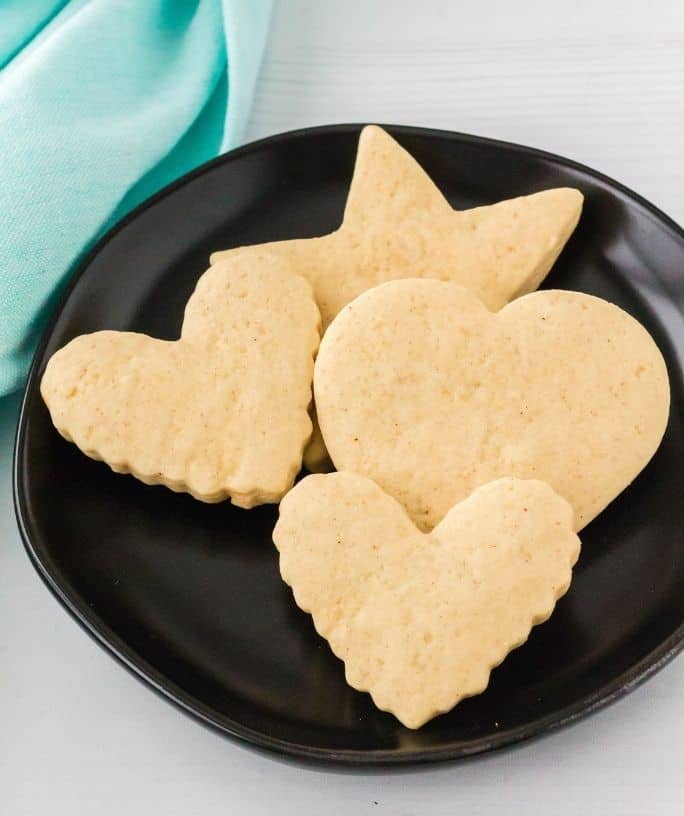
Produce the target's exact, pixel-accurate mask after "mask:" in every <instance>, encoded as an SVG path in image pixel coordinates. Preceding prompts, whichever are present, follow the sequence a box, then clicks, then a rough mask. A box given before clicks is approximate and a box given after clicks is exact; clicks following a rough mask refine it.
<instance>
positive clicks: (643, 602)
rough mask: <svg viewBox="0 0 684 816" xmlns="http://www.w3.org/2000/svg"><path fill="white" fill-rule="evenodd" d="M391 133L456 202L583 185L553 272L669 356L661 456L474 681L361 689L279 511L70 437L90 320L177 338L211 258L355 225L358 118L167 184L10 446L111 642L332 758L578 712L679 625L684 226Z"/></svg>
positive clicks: (42, 536) (46, 542)
mask: <svg viewBox="0 0 684 816" xmlns="http://www.w3.org/2000/svg"><path fill="white" fill-rule="evenodd" d="M389 130H390V131H391V132H392V133H393V134H394V135H395V136H396V137H397V138H398V139H399V141H400V142H401V143H402V144H403V145H405V146H406V147H407V148H408V149H409V150H410V151H411V152H412V153H413V155H414V156H415V157H416V158H417V159H418V160H419V161H420V162H421V163H422V164H423V165H424V167H425V168H426V169H427V170H428V172H429V173H430V174H431V175H432V177H433V178H434V179H435V180H436V182H437V183H438V184H439V186H440V187H441V188H442V190H444V192H445V193H446V195H447V196H448V198H449V199H450V201H451V202H452V203H453V204H454V205H455V206H456V207H459V208H464V207H470V206H473V205H476V204H484V203H490V202H493V201H496V200H498V199H502V198H508V197H511V196H517V195H522V194H525V193H531V192H534V191H537V190H541V189H544V188H546V187H552V186H557V185H572V186H576V187H579V188H580V189H581V190H582V191H583V192H584V194H585V196H586V206H585V209H584V214H583V216H582V220H581V223H580V226H579V228H578V229H577V231H576V233H575V235H574V236H573V237H572V239H571V240H570V242H569V244H568V246H567V247H566V249H565V251H564V252H563V254H562V256H561V258H560V260H559V261H558V263H557V265H556V267H555V269H554V271H553V272H552V274H551V275H550V276H549V278H548V280H547V281H546V284H545V285H546V286H548V287H563V288H568V289H576V290H580V291H584V292H591V293H592V294H596V295H600V296H602V297H604V298H607V299H608V300H611V301H613V302H615V303H618V304H619V305H620V306H622V307H623V308H624V309H626V310H627V311H628V312H630V313H631V314H633V315H635V316H636V317H637V318H638V319H639V320H640V321H641V322H642V323H643V324H644V325H645V326H646V327H647V328H648V329H649V330H650V331H651V333H652V334H653V336H654V337H655V338H656V340H657V342H658V344H659V346H660V348H661V349H662V351H663V353H664V355H665V358H666V360H667V363H668V368H669V373H670V377H671V382H672V411H671V418H670V424H669V427H668V430H667V434H666V436H665V440H664V442H663V444H662V446H661V448H660V450H659V451H658V453H657V454H656V456H655V458H654V459H653V461H652V462H651V464H650V465H649V466H648V467H647V468H646V470H645V471H644V472H643V473H642V474H641V476H640V477H639V478H638V479H637V481H636V482H635V483H634V484H633V485H632V486H631V487H630V488H629V489H628V490H626V491H625V492H624V493H623V494H622V496H620V497H619V498H618V499H617V500H616V501H615V502H614V503H613V504H612V505H611V506H610V507H609V508H608V510H606V511H605V512H604V513H603V514H602V515H601V516H600V517H599V518H598V519H597V520H596V521H595V522H594V523H593V524H592V525H591V526H590V527H588V528H587V529H586V530H585V531H584V533H583V534H582V539H583V543H584V549H583V555H582V558H581V560H580V563H579V565H578V567H577V569H576V574H575V579H574V582H573V585H572V588H571V590H570V592H569V594H568V595H567V596H566V597H565V598H563V599H562V600H561V602H560V603H559V604H558V608H557V611H556V612H555V614H554V616H553V617H552V618H551V620H550V621H549V622H548V623H546V624H544V625H543V626H540V627H538V628H536V629H535V630H534V631H533V632H532V635H531V637H530V639H529V641H528V642H527V643H526V644H525V646H523V647H522V648H520V649H518V650H517V651H515V652H514V653H513V654H512V655H511V656H510V657H509V658H508V659H507V660H506V662H505V663H504V664H503V665H502V666H501V667H500V668H498V669H496V670H495V671H494V673H493V675H492V680H491V684H490V686H489V688H488V690H487V691H486V693H484V694H482V695H481V696H479V697H476V698H473V699H470V700H467V701H465V702H464V703H462V704H461V705H459V706H457V707H456V709H454V711H452V712H451V713H450V714H446V715H444V716H441V717H439V718H437V719H436V720H434V721H432V722H431V723H429V724H428V725H427V726H425V727H424V728H422V729H421V730H420V731H417V732H412V731H409V730H407V729H405V728H403V727H402V726H401V725H400V724H399V723H398V722H397V721H396V720H395V719H394V718H393V717H392V716H390V715H388V714H383V713H381V712H379V711H377V710H376V709H375V708H374V707H373V705H372V704H371V702H370V698H369V697H368V696H367V695H365V694H360V693H358V692H355V691H353V690H352V689H350V688H349V687H348V686H347V685H346V684H345V682H344V674H343V667H342V664H341V663H340V662H339V661H338V660H337V659H336V658H334V657H333V656H332V654H331V653H330V651H329V649H328V647H327V645H326V643H325V642H324V641H322V640H321V639H320V638H319V637H318V636H317V635H316V634H315V632H314V629H313V626H312V624H311V621H310V619H309V617H308V616H307V615H305V614H303V613H302V612H300V611H299V610H298V609H297V608H296V606H295V604H294V602H293V600H292V597H291V593H290V591H289V589H288V588H287V587H286V586H285V585H284V584H283V583H282V582H281V581H280V578H279V575H278V565H277V557H276V552H275V550H274V547H273V545H272V544H271V530H272V527H273V524H274V522H275V519H276V514H277V509H276V508H275V507H262V508H260V509H257V510H250V511H244V510H238V509H236V508H235V507H233V506H231V505H230V504H221V505H213V506H209V505H203V504H201V503H199V502H196V501H194V500H193V499H191V498H189V497H188V496H184V495H176V494H173V493H172V492H170V491H168V490H166V489H164V488H149V487H146V486H144V485H143V484H141V483H139V482H137V481H136V480H135V479H133V478H131V477H128V476H126V477H124V476H119V475H115V474H114V473H112V472H111V471H110V470H109V469H108V468H107V467H106V466H105V465H103V464H100V463H96V462H93V461H90V460H89V459H87V458H86V457H85V456H83V455H81V454H80V453H79V452H78V451H77V450H76V448H75V447H73V446H72V445H69V444H67V443H66V442H65V441H64V440H62V439H61V438H60V437H59V436H58V435H57V433H56V432H55V431H54V430H53V428H52V426H51V424H50V421H49V418H48V413H47V410H46V408H45V406H44V405H43V403H42V401H41V398H40V395H39V391H38V386H39V381H40V377H41V375H42V373H43V369H44V366H45V363H46V361H47V359H48V358H49V356H50V355H51V354H52V353H53V352H54V351H55V350H56V349H58V348H59V347H60V346H62V345H64V343H66V342H67V341H68V340H70V339H71V338H72V337H74V336H75V335H77V334H80V333H82V332H91V331H95V330H98V329H104V328H107V329H129V330H134V331H142V332H148V333H149V334H152V335H155V336H157V337H163V338H175V337H177V336H178V332H179V328H180V324H181V316H182V310H183V306H184V304H185V301H186V299H187V298H188V296H189V295H190V293H191V292H192V289H193V287H194V285H195V281H196V279H197V277H198V276H199V275H200V274H201V273H202V272H203V271H204V269H205V266H206V263H207V257H208V255H209V253H210V252H211V251H212V250H215V249H218V248H224V247H230V246H236V245H239V244H249V243H254V242H261V241H270V240H273V239H280V238H291V237H298V236H313V235H319V234H322V233H325V232H328V231H330V230H332V229H333V228H335V227H336V226H337V225H338V224H339V222H340V219H341V216H342V210H343V206H344V201H345V196H346V193H347V188H348V184H349V181H350V177H351V172H352V166H353V162H354V155H355V150H356V142H357V137H358V133H359V127H358V126H356V125H348V126H335V127H325V128H315V129H312V130H306V131H300V132H297V133H288V134H284V135H281V136H276V137H273V138H270V139H265V140H264V141H261V142H257V143H256V144H253V145H248V146H247V147H244V148H241V149H240V150H236V151H234V152H233V153H230V154H228V155H226V156H223V157H221V158H219V159H217V160H216V161H213V162H211V163H209V164H207V165H205V166H204V167H202V168H200V169H199V170H197V171H196V172H194V173H192V174H191V175H189V176H187V177H185V178H184V179H182V180H181V181H179V182H178V183H176V184H174V185H172V186H171V187H168V188H167V189H166V190H164V191H163V192H162V193H160V194H159V195H157V196H156V197H155V198H153V199H152V200H150V201H149V202H148V203H146V204H144V205H143V206H142V207H140V208H139V209H137V210H136V211H135V212H134V213H133V214H132V215H131V216H129V217H128V218H127V219H126V220H125V221H124V222H123V223H122V224H121V225H120V226H119V227H118V228H116V229H115V230H113V231H112V232H111V233H110V234H109V235H108V236H107V237H106V238H105V239H104V240H103V241H102V242H101V243H100V244H99V246H98V247H97V248H96V249H95V251H94V252H93V253H92V254H91V255H90V257H89V258H88V259H87V260H86V261H85V263H84V264H83V265H82V266H81V268H80V270H79V272H78V273H77V274H76V276H75V277H74V280H73V282H72V284H71V287H70V289H69V291H68V293H67V295H66V296H65V299H64V301H63V302H62V305H61V307H60V308H59V310H58V312H57V315H56V317H55V319H54V321H53V323H52V325H51V326H50V328H49V329H48V331H47V332H46V334H45V337H44V338H43V341H42V343H41V345H40V348H39V350H38V352H37V355H36V358H35V361H34V364H33V368H32V370H31V375H30V377H29V382H28V387H27V390H26V395H25V399H24V404H23V409H22V413H21V419H20V425H19V431H18V437H17V448H16V460H15V498H16V507H17V514H18V518H19V524H20V527H21V531H22V534H23V537H24V540H25V543H26V547H27V550H28V552H29V555H30V556H31V558H32V560H33V563H34V564H35V566H36V568H37V569H38V571H39V573H40V574H41V576H42V577H43V578H44V579H45V581H46V583H47V584H48V586H49V587H50V589H51V590H52V591H53V592H54V593H55V594H56V595H57V597H58V598H59V599H60V600H61V601H62V603H63V604H64V605H65V606H66V607H67V609H68V610H69V611H71V612H72V613H73V614H74V615H75V617H76V618H77V619H78V620H79V621H80V622H81V623H82V624H83V625H84V626H85V628H86V629H87V630H88V631H89V632H90V633H91V634H92V635H94V636H95V638H96V639H97V640H98V641H99V642H100V643H101V644H103V645H104V646H106V647H107V648H108V649H109V650H110V651H111V652H112V653H113V654H114V655H116V656H117V657H118V658H120V659H121V660H122V661H123V662H124V663H125V664H126V665H127V666H128V667H129V668H131V669H132V670H133V671H134V672H136V673H137V674H138V676H139V677H141V678H143V679H145V680H147V682H148V683H150V684H151V685H152V686H154V687H155V688H156V689H158V690H159V691H161V692H163V693H164V694H166V695H167V696H168V697H169V698H171V699H172V700H174V701H175V702H176V703H178V704H179V705H180V706H182V707H183V708H184V709H186V710H187V711H189V712H192V713H193V714H195V715H196V716H198V717H199V718H201V719H202V720H204V721H205V722H207V723H209V724H211V725H214V726H216V727H218V728H219V729H222V730H223V731H225V732H227V733H229V734H232V735H235V736H237V737H241V738H242V739H244V740H247V741H249V742H251V743H254V744H256V745H259V746H264V747H267V748H272V749H276V750H278V751H282V752H286V753H289V754H295V755H299V756H305V757H312V758H316V759H328V760H338V761H342V762H347V763H356V764H364V763H386V762H392V763H399V762H408V761H426V760H434V759H447V758H454V757H462V756H465V755H468V754H474V753H478V752H481V751H487V750H490V749H493V748H497V747H500V746H502V745H506V744H509V743H513V742H516V741H519V740H522V739H525V738H528V737H531V736H533V735H535V734H539V733H541V732H543V731H546V730H548V729H550V728H554V727H556V726H559V725H562V724H564V723H568V722H571V721H572V720H574V719H576V718H577V717H579V716H581V715H583V714H586V713H588V712H589V711H592V710H594V709H595V708H597V707H598V706H601V705H603V704H605V703H607V702H609V701H610V700H613V699H615V698H616V697H619V696H620V695H622V694H624V693H625V692H627V691H629V690H630V689H631V688H633V687H634V685H635V684H636V683H637V682H639V681H641V680H643V679H645V678H646V677H648V676H650V675H651V674H652V673H653V672H654V671H656V670H657V669H658V668H659V667H660V666H662V665H663V664H664V663H665V662H667V661H668V660H669V659H671V658H672V657H673V656H674V655H675V654H676V653H677V652H678V651H679V649H681V647H682V641H683V637H684V546H683V545H684V533H683V531H684V479H682V452H683V451H684V446H683V444H682V443H683V434H684V425H683V422H682V419H683V413H682V407H683V399H684V394H683V386H684V378H683V376H682V375H683V371H682V368H683V363H682V357H681V354H682V349H683V344H682V341H683V339H684V318H683V316H682V315H683V312H684V275H683V274H682V273H683V272H684V233H682V231H681V230H680V229H679V228H678V227H677V226H676V225H675V224H674V223H673V222H672V221H670V220H669V219H668V218H667V217H666V216H664V215H663V214H662V213H660V212H659V211H658V210H656V209H655V208H654V207H652V206H651V205H650V204H648V203H647V202H646V201H644V200H642V199H641V198H639V197H638V196H636V195H634V194H633V193H631V192H630V191H629V190H626V189H625V188H624V187H621V186H620V185H618V184H616V183H615V182H613V181H611V180H609V179H607V178H605V177H604V176H601V175H599V174H598V173H595V172H593V171H592V170H589V169H587V168H586V167H581V166H579V165H577V164H574V163H573V162H570V161H567V160H565V159H561V158H558V157H556V156H551V155H549V154H546V153H541V152H539V151H536V150H531V149H529V148H524V147H518V146H515V145H510V144H504V143H502V142H494V141H490V140H487V139H479V138H475V137H472V136H463V135H459V134H453V133H444V132H439V131H432V130H423V129H419V128H407V127H390V128H389Z"/></svg>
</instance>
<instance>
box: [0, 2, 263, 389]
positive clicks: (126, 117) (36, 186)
mask: <svg viewBox="0 0 684 816" xmlns="http://www.w3.org/2000/svg"><path fill="white" fill-rule="evenodd" d="M270 12H271V0H71V1H70V2H64V0H62V2H58V0H0V395H2V394H6V393H9V392H11V391H13V390H15V389H16V388H18V387H19V386H20V385H21V384H22V382H23V379H24V377H25V374H26V371H27V368H28V365H29V362H30V359H31V355H32V353H33V350H34V347H35V343H36V340H37V337H38V335H39V332H40V329H41V328H42V325H43V323H44V321H45V319H46V317H47V316H48V315H49V313H50V311H51V309H52V308H53V307H54V302H55V298H56V294H57V293H58V292H59V290H60V289H61V285H62V284H63V283H64V281H65V280H66V278H67V277H68V276H69V272H70V271H71V270H73V268H74V265H75V264H76V262H77V261H78V259H79V258H80V257H82V255H83V253H84V251H85V250H86V249H87V248H88V247H89V246H91V245H92V243H93V241H94V240H95V239H96V238H97V237H98V236H99V235H101V234H102V232H103V231H104V230H105V229H106V228H107V227H109V226H110V225H111V224H112V223H114V222H115V221H116V220H118V219H119V218H120V217H121V216H122V215H124V214H125V212H127V211H128V210H130V209H131V208H132V207H134V206H135V205H136V204H138V203H139V202H140V201H142V200H143V199H144V198H146V197H147V196H149V195H151V194H152V193H153V192H155V191H156V190H158V189H159V188H160V187H162V186H163V185H165V184H167V183H168V182H169V181H171V180H172V179H174V178H176V177H177V176H179V175H180V174H182V173H184V172H186V171H187V170H189V169H191V168H192V167H194V166H195V165H197V164H199V163H200V162H202V161H204V160H206V159H208V158H210V157H212V156H214V155H216V154H218V153H220V152H221V151H223V150H226V149H228V148H230V147H232V146H234V145H235V144H237V143H238V141H239V139H240V134H241V129H242V127H243V125H244V124H245V120H246V117H247V114H248V109H249V104H250V101H251V97H252V93H253V89H254V83H255V79H256V74H257V70H258V66H259V61H260V59H261V53H262V51H263V46H264V40H265V37H266V31H267V28H268V21H269V17H270Z"/></svg>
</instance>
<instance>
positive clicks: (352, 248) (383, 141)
mask: <svg viewBox="0 0 684 816" xmlns="http://www.w3.org/2000/svg"><path fill="white" fill-rule="evenodd" d="M581 209H582V194H581V193H580V192H579V191H578V190H574V189H569V188H557V189H552V190H544V191H543V192H540V193H535V194H534V195H528V196H522V197H520V198H514V199H510V200H508V201H501V202H499V203H498V204H493V205H491V206H486V207H477V208H475V209H472V210H465V211H461V212H459V211H455V210H453V209H452V207H451V205H450V204H449V202H448V201H447V200H446V199H445V198H444V196H443V195H442V194H441V193H440V191H439V189H438V188H437V187H436V186H435V184H434V183H433V182H432V180H431V179H430V177H429V176H428V175H427V173H425V171H424V170H423V169H422V168H421V166H420V165H419V164H418V163H417V162H416V161H415V159H413V158H412V157H411V156H410V155H409V153H407V151H406V150H404V149H403V148H402V147H401V146H400V145H399V144H397V142H396V141H394V139H392V138H391V136H389V135H388V134H387V133H386V132H385V131H384V130H382V129H381V128H379V127H377V126H373V125H370V126H368V127H365V128H364V129H363V130H362V132H361V136H360V139H359V149H358V154H357V158H356V164H355V167H354V176H353V179H352V183H351V187H350V189H349V197H348V199H347V205H346V208H345V212H344V220H343V223H342V226H341V227H340V228H339V229H338V230H337V231H336V232H333V233H331V234H330V235H325V236H323V237H321V238H310V239H299V240H291V241H279V242H275V243H270V244H263V245H259V246H255V247H238V248H236V249H231V250H226V251H223V252H215V253H214V254H213V255H212V256H211V262H212V263H220V262H222V261H223V260H225V259H226V258H231V257H234V255H235V254H236V253H245V252H246V253H248V254H249V253H252V252H261V251H262V250H263V249H267V250H268V251H269V252H273V253H277V254H279V255H282V256H284V257H286V258H287V259H288V260H289V261H291V263H292V268H293V270H294V271H295V272H296V273H297V274H299V275H303V276H304V277H306V278H307V279H308V280H309V281H310V282H311V285H312V287H313V290H314V295H315V298H316V302H317V304H318V307H319V309H320V312H321V318H322V321H323V329H324V330H325V328H326V327H327V326H328V324H329V323H330V321H331V320H332V319H333V318H334V317H335V315H336V314H337V313H338V312H339V311H340V309H341V308H342V307H343V306H345V305H346V304H347V303H349V302H350V301H351V300H353V299H354V298H355V297H357V295H359V294H361V292H364V291H365V290H366V289H369V288H371V287H373V286H377V285H378V284H380V283H383V282H384V281H388V280H394V279H396V278H407V277H411V278H420V277H425V278H440V279H442V280H448V281H452V282H456V283H460V284H462V285H463V286H467V287H468V288H470V289H472V290H473V291H474V292H475V293H476V294H477V295H478V296H479V297H480V298H481V299H482V300H483V301H484V302H485V303H486V304H487V305H488V306H489V307H490V308H491V309H498V308H500V307H501V306H503V305H504V303H507V302H508V301H509V300H511V298H513V297H516V296H517V295H520V294H523V293H524V292H529V291H531V290H533V289H536V288H537V286H539V284H540V283H541V281H542V280H543V278H544V277H545V276H546V274H547V273H548V272H549V270H550V269H551V267H552V266H553V263H554V261H555V260H556V258H557V257H558V254H559V253H560V251H561V249H562V248H563V246H564V245H565V242H566V241H567V239H568V238H569V236H570V235H571V233H572V231H573V230H574V228H575V226H576V224H577V221H578V219H579V216H580V212H581Z"/></svg>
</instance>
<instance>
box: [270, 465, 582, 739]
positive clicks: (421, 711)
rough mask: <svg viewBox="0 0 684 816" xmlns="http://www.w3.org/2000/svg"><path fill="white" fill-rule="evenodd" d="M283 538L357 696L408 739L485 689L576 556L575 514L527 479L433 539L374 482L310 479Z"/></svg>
mask: <svg viewBox="0 0 684 816" xmlns="http://www.w3.org/2000/svg"><path fill="white" fill-rule="evenodd" d="M273 538H274V542H275V544H276V547H277V548H278V550H279V552H280V569H281V574H282V576H283V579H284V580H285V581H286V582H287V583H288V584H289V585H290V586H291V587H292V589H293V593H294V596H295V600H296V602H297V604H298V605H299V606H300V607H301V608H302V609H303V610H304V611H306V612H309V613H311V615H312V617H313V620H314V625H315V627H316V630H317V631H318V633H319V634H320V635H321V636H323V637H324V638H326V639H327V640H328V642H329V643H330V646H331V648H332V651H333V652H334V653H335V654H336V655H337V656H338V657H339V658H340V659H341V660H343V661H344V663H345V674H346V677H347V681H348V682H349V684H350V685H352V686H353V687H354V688H356V689H358V690H359V691H368V692H369V693H370V694H371V696H372V698H373V701H374V702H375V704H376V705H377V706H378V707H379V708H381V709H382V710H385V711H390V712H392V713H393V714H394V715H395V716H396V717H397V718H398V719H399V720H401V722H402V723H403V724H404V725H406V726H407V727H408V728H418V727H420V726H421V725H423V724H424V723H425V722H427V721H428V720H429V719H431V718H432V717H434V716H436V715H438V714H440V713H443V712H446V711H448V710H450V709H451V708H452V707H453V706H454V705H456V704H457V703H458V702H459V700H461V699H463V698H464V697H468V696H472V695H474V694H478V693H480V692H481V691H483V690H484V689H485V688H486V686H487V684H488V681H489V674H490V671H491V670H492V668H494V667H495V666H497V665H498V664H499V663H501V662H502V661H503V659H504V658H505V656H506V655H507V654H508V653H509V652H510V651H511V649H514V648H516V647H517V646H519V645H521V644H522V643H524V641H525V640H526V639H527V637H528V635H529V632H530V629H531V628H532V626H534V625H535V624H537V623H541V622H542V621H544V620H546V619H547V618H548V617H549V615H550V614H551V612H552V611H553V608H554V605H555V603H556V601H557V600H558V598H559V597H561V595H563V593H564V592H565V591H566V590H567V588H568V587H569V585H570V580H571V575H572V567H573V565H574V564H575V562H576V560H577V557H578V554H579V539H578V538H577V536H576V535H575V534H574V533H573V531H572V509H571V508H570V506H569V505H568V503H567V502H566V501H564V500H563V499H561V498H560V497H559V496H557V495H556V494H555V493H554V492H553V491H552V490H551V488H550V487H549V486H548V485H546V484H544V483H542V482H539V481H535V480H528V481H523V480H517V479H501V480H498V481H496V482H493V483H490V484H487V485H484V486H483V487H481V488H480V489H479V490H477V491H475V492H474V493H473V494H472V496H470V497H468V498H467V499H466V500H465V501H463V502H461V503H460V504H458V505H456V506H454V507H453V508H452V509H451V510H450V511H449V513H448V514H447V515H446V517H445V518H444V520H443V521H442V522H441V524H439V525H438V526H437V527H436V528H435V529H434V530H433V531H432V533H430V534H425V533H421V532H420V531H419V530H418V529H417V528H416V527H415V525H414V524H413V523H412V522H411V520H410V519H409V518H408V516H407V515H406V513H405V511H404V509H403V508H402V507H401V506H400V505H399V504H398V503H397V502H396V501H395V500H394V499H392V498H391V497H390V496H388V495H387V494H386V493H384V492H383V491H382V490H381V489H380V488H379V487H378V486H377V485H376V484H375V483H374V482H372V481H371V480H369V479H366V478H364V477H363V476H359V475H356V474H351V473H334V474H330V475H327V476H322V475H319V476H309V477H307V478H306V479H304V480H302V481H301V482H300V483H299V484H298V485H297V486H296V487H295V488H294V489H293V490H292V491H290V493H288V495H287V496H286V497H285V498H284V500H283V502H282V503H281V507H280V518H279V520H278V523H277V525H276V528H275V530H274V533H273Z"/></svg>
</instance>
